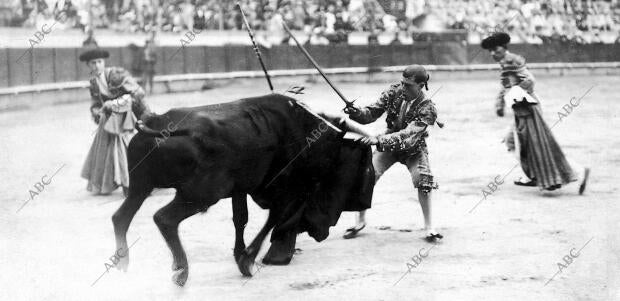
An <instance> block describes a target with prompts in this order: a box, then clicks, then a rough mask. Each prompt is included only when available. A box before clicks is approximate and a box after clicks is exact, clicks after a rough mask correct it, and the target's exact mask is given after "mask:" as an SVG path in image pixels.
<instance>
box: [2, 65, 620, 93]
mask: <svg viewBox="0 0 620 301" xmlns="http://www.w3.org/2000/svg"><path fill="white" fill-rule="evenodd" d="M405 67H406V66H387V67H345V68H327V69H324V72H325V73H326V74H360V73H376V72H401V71H402V70H403V69H404V68H405ZM425 67H426V69H427V70H429V71H489V70H498V69H499V66H498V65H497V64H473V65H425ZM598 68H606V69H614V68H620V62H591V63H530V64H528V69H532V70H536V69H539V70H540V69H547V70H550V69H598ZM269 74H270V75H271V76H272V77H286V76H305V75H318V74H319V73H318V72H317V70H315V69H291V70H271V71H269ZM264 76H265V75H264V74H263V72H262V71H233V72H214V73H190V74H173V75H159V76H155V77H154V82H156V83H166V84H169V83H171V82H176V81H192V80H221V79H236V78H260V77H264ZM88 86H89V83H88V81H72V82H63V83H50V84H39V85H29V86H17V87H10V88H0V95H17V94H21V93H38V92H46V91H61V90H69V89H86V88H88Z"/></svg>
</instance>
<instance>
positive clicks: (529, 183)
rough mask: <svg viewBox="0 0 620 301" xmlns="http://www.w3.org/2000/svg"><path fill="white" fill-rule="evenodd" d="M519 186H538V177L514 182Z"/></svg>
mask: <svg viewBox="0 0 620 301" xmlns="http://www.w3.org/2000/svg"><path fill="white" fill-rule="evenodd" d="M514 183H515V185H517V186H527V187H536V185H537V184H538V183H536V179H531V180H529V181H527V182H522V181H521V179H519V180H517V181H515V182H514Z"/></svg>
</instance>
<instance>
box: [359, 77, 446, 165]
mask: <svg viewBox="0 0 620 301" xmlns="http://www.w3.org/2000/svg"><path fill="white" fill-rule="evenodd" d="M384 112H385V113H387V116H386V120H385V121H386V122H387V129H388V130H387V133H386V134H384V135H380V136H378V137H377V138H378V140H379V143H378V145H377V150H378V151H382V152H385V151H406V152H407V153H411V154H413V153H417V152H419V151H426V142H425V140H424V138H426V137H427V136H428V134H427V132H426V127H427V126H432V125H433V124H434V123H435V121H436V120H437V110H436V109H435V105H434V104H433V102H432V101H431V100H430V99H427V98H426V96H425V95H424V93H422V94H421V96H420V97H418V98H417V99H408V97H407V95H406V93H405V88H404V87H403V84H402V83H400V82H398V83H395V84H392V85H390V88H388V89H387V90H385V91H384V92H383V93H381V96H380V97H379V100H377V101H376V102H375V103H373V104H371V105H369V106H367V107H365V108H362V109H361V110H360V112H359V113H358V114H356V115H353V114H352V115H351V119H353V120H355V121H357V122H359V123H362V124H367V123H371V122H374V121H375V120H377V119H378V118H379V117H381V115H383V113H384Z"/></svg>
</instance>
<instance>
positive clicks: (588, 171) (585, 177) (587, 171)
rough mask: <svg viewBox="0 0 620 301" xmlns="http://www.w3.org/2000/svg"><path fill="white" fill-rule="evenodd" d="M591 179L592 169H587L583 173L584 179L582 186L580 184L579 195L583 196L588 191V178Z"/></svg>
mask: <svg viewBox="0 0 620 301" xmlns="http://www.w3.org/2000/svg"><path fill="white" fill-rule="evenodd" d="M589 177H590V168H589V167H586V168H585V169H584V172H583V179H581V184H579V195H582V194H583V192H584V191H585V190H586V184H588V178H589Z"/></svg>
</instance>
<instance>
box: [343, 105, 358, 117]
mask: <svg viewBox="0 0 620 301" xmlns="http://www.w3.org/2000/svg"><path fill="white" fill-rule="evenodd" d="M343 111H344V112H345V113H347V114H349V115H357V114H359V113H360V112H361V111H362V109H361V108H360V107H358V106H356V105H350V106H348V107H346V108H344V110H343Z"/></svg>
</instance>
